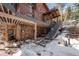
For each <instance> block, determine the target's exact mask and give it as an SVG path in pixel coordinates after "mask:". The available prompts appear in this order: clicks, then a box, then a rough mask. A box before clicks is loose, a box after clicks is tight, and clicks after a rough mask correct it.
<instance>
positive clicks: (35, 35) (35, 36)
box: [34, 23, 37, 40]
mask: <svg viewBox="0 0 79 59" xmlns="http://www.w3.org/2000/svg"><path fill="white" fill-rule="evenodd" d="M34 29H35V33H34V39H35V40H36V39H37V23H35V28H34Z"/></svg>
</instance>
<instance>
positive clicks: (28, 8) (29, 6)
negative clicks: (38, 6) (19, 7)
mask: <svg viewBox="0 0 79 59" xmlns="http://www.w3.org/2000/svg"><path fill="white" fill-rule="evenodd" d="M26 7H27V10H29V11H30V13H32V5H27V6H26Z"/></svg>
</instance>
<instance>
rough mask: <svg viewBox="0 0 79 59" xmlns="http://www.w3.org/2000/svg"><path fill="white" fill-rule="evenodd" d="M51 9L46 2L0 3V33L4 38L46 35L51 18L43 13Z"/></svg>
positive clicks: (35, 37)
mask: <svg viewBox="0 0 79 59" xmlns="http://www.w3.org/2000/svg"><path fill="white" fill-rule="evenodd" d="M48 11H49V9H48V7H47V5H46V4H45V3H15V4H13V3H10V4H9V3H8V4H5V3H4V4H0V35H2V39H3V40H6V41H8V40H26V39H37V37H41V36H45V35H46V33H47V31H48V28H49V25H50V24H51V21H50V19H44V15H43V13H46V14H47V12H48Z"/></svg>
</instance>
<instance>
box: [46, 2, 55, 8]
mask: <svg viewBox="0 0 79 59" xmlns="http://www.w3.org/2000/svg"><path fill="white" fill-rule="evenodd" d="M47 5H48V7H49V9H52V8H53V7H54V6H55V3H48V4H47Z"/></svg>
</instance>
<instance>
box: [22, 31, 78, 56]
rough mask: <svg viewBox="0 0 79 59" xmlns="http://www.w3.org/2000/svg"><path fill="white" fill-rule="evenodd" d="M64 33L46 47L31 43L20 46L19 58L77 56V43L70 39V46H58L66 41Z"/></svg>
mask: <svg viewBox="0 0 79 59" xmlns="http://www.w3.org/2000/svg"><path fill="white" fill-rule="evenodd" d="M66 32H67V31H65V32H63V33H61V34H60V35H58V37H57V38H56V40H52V42H50V43H48V44H47V45H46V47H42V46H40V45H36V44H34V43H32V42H30V43H24V44H23V45H22V46H21V52H22V53H21V56H79V45H78V44H79V41H77V40H75V39H72V40H70V41H71V46H67V47H66V46H64V45H63V46H60V44H58V42H59V41H61V40H63V39H65V40H67V37H65V35H66V34H67V33H66Z"/></svg>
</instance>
